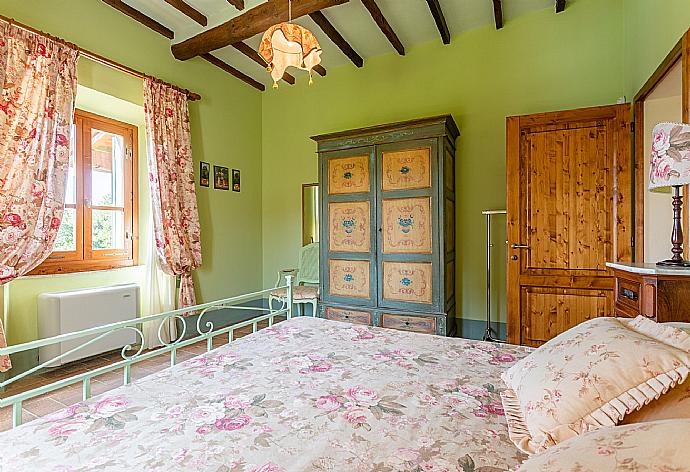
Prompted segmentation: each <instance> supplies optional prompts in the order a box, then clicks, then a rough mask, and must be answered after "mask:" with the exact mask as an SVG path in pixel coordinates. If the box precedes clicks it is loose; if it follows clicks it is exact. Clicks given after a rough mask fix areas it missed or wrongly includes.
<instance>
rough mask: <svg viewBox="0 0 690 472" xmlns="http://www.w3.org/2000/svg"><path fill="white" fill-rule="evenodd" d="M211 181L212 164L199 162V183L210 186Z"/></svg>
mask: <svg viewBox="0 0 690 472" xmlns="http://www.w3.org/2000/svg"><path fill="white" fill-rule="evenodd" d="M210 182H211V164H209V163H208V162H200V163H199V185H201V186H202V187H208V186H209V184H210Z"/></svg>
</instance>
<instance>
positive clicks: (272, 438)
mask: <svg viewBox="0 0 690 472" xmlns="http://www.w3.org/2000/svg"><path fill="white" fill-rule="evenodd" d="M528 352H529V350H528V349H527V348H523V347H518V346H501V345H495V344H490V343H484V342H480V341H469V340H464V339H456V338H443V337H437V336H426V335H419V334H413V333H405V332H400V331H394V330H389V329H381V328H371V327H367V326H358V325H353V324H350V323H341V322H336V321H328V320H323V319H319V318H306V317H305V318H296V319H293V320H291V321H287V322H283V323H278V324H276V325H275V326H273V327H271V328H267V329H264V330H261V331H259V332H258V333H256V334H253V335H250V336H247V337H245V338H242V339H240V340H237V341H235V342H233V343H232V344H230V345H227V346H224V347H221V348H219V349H216V350H214V351H212V352H210V353H208V354H205V355H202V356H199V357H196V358H193V359H191V360H189V361H186V362H183V363H181V364H179V365H177V366H175V367H172V368H170V369H166V370H164V371H162V372H159V373H157V374H154V375H152V376H149V377H146V378H144V379H142V380H139V381H136V382H134V383H133V384H131V385H129V386H126V387H122V388H119V389H116V390H114V391H111V392H108V393H106V394H104V395H100V396H98V397H94V398H93V399H92V400H90V401H87V402H83V403H78V404H76V405H73V406H71V407H69V408H66V409H65V410H63V411H60V412H58V413H56V414H54V415H52V416H49V417H44V418H40V419H37V420H35V421H33V422H31V423H27V424H25V425H23V426H21V427H19V428H17V429H15V430H12V431H8V432H5V433H2V434H0V447H1V448H2V451H3V455H2V461H1V462H0V471H2V472H19V471H22V472H26V471H32V472H47V471H51V472H54V471H60V472H92V471H94V472H95V471H98V472H113V471H135V470H142V471H147V472H183V471H194V472H317V471H318V472H349V471H353V472H354V471H357V472H369V471H380V472H398V471H400V472H413V471H414V472H418V471H446V472H450V471H452V472H465V471H467V472H470V471H473V472H479V471H483V472H499V471H507V470H511V469H513V468H514V467H516V466H517V465H519V463H520V462H521V461H522V460H524V459H525V456H524V455H522V454H521V453H520V452H519V451H518V450H517V449H516V448H515V446H514V445H512V444H511V443H510V441H509V439H508V435H507V428H506V421H505V417H504V416H503V409H502V408H501V401H500V397H499V394H500V392H501V391H502V389H503V386H502V384H501V380H500V374H501V372H503V371H505V369H506V368H507V367H509V366H511V365H513V364H514V363H515V362H516V361H517V360H519V359H521V358H522V357H524V356H525V355H526V354H527V353H528Z"/></svg>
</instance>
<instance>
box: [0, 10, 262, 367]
mask: <svg viewBox="0 0 690 472" xmlns="http://www.w3.org/2000/svg"><path fill="white" fill-rule="evenodd" d="M0 14H2V15H4V16H8V17H12V18H14V19H16V20H17V21H19V22H21V23H25V24H28V25H30V26H32V27H34V28H37V29H40V30H43V31H47V32H49V33H51V34H53V35H56V36H60V37H62V38H64V39H66V40H68V41H71V42H74V43H76V44H78V45H79V46H81V47H83V48H86V49H89V50H91V51H93V52H95V53H97V54H100V55H103V56H105V57H108V58H110V59H113V60H115V61H118V62H122V63H124V64H126V65H128V66H130V67H132V68H134V69H137V70H141V71H144V72H146V73H147V74H150V75H154V76H157V77H159V78H161V79H163V80H166V81H169V82H172V83H174V84H176V85H179V86H181V87H185V88H188V89H190V90H193V91H195V92H197V93H199V94H201V95H202V97H203V99H202V100H201V101H199V102H192V103H191V104H190V115H191V117H190V118H191V124H192V147H193V156H194V160H195V162H196V172H198V167H199V166H198V162H199V161H206V162H210V163H211V164H217V165H224V166H227V167H231V168H236V169H240V170H241V171H242V180H243V181H242V184H243V185H242V192H241V193H235V192H229V191H221V190H213V189H208V188H197V197H198V203H199V213H200V218H201V228H202V232H201V236H202V250H203V260H204V263H203V266H202V267H201V269H199V270H198V271H197V272H196V274H195V279H196V282H197V296H198V299H199V301H209V300H213V299H216V298H221V297H225V296H229V295H232V294H237V293H242V292H249V291H253V290H256V289H257V287H259V286H260V285H261V271H262V268H261V257H262V253H261V237H260V235H261V224H260V217H259V215H260V212H261V190H260V189H261V94H260V93H259V92H258V91H256V90H254V89H252V88H250V87H247V86H246V85H245V84H244V83H242V82H240V81H238V80H236V79H235V78H233V77H230V76H229V75H228V74H226V73H225V72H223V71H221V70H220V69H218V68H216V67H213V66H211V65H210V64H208V63H206V62H205V61H203V60H201V59H194V60H191V61H187V62H179V61H177V60H175V59H174V58H173V57H172V55H171V53H170V42H169V40H168V39H167V38H164V37H163V36H160V35H159V34H158V33H155V32H153V31H151V30H149V29H148V28H146V27H144V26H142V25H140V24H139V23H137V22H135V21H133V20H131V19H130V18H128V17H126V16H124V15H123V14H121V13H119V12H118V11H116V10H114V9H112V8H111V7H109V6H107V5H106V4H104V3H102V2H100V1H94V0H3V1H2V3H1V4H0ZM86 19H88V21H85V20H86ZM78 72H79V82H80V85H82V86H86V87H88V88H89V89H92V91H91V92H89V93H87V94H86V95H89V96H88V97H87V96H86V95H84V93H83V90H86V89H83V88H81V87H80V95H79V97H78V100H79V102H80V105H81V104H82V100H87V98H88V99H89V103H91V105H92V108H91V110H92V111H97V112H101V113H102V114H107V115H109V116H113V117H114V118H118V113H120V112H123V110H125V109H129V111H130V112H131V111H132V110H134V109H136V108H137V107H136V106H139V109H140V108H141V104H142V102H143V97H142V81H141V80H139V79H136V78H133V77H130V76H128V75H125V74H123V73H120V72H117V71H114V70H112V69H109V68H107V67H104V66H100V65H97V64H94V63H91V62H90V61H88V60H85V59H81V60H80V63H79V71H78ZM94 90H95V91H94ZM98 92H102V93H105V94H108V95H112V96H115V97H118V98H119V99H121V101H120V102H119V103H120V105H121V108H122V109H120V108H119V107H118V106H117V105H113V103H117V102H107V103H108V105H107V106H106V108H107V109H105V110H103V109H101V110H98V109H96V108H97V107H99V106H103V103H104V102H99V101H98V100H96V102H93V100H91V99H94V98H96V96H97V93H98ZM101 98H103V97H101ZM94 107H96V108H94ZM132 107H133V108H132ZM124 118H125V117H124V116H120V119H124ZM133 119H135V118H133ZM125 121H127V120H126V119H125ZM130 122H131V121H130ZM136 124H140V123H136ZM143 140H144V133H143V129H142V132H141V133H140V150H139V152H140V171H142V172H143V174H141V176H142V177H141V178H140V190H142V193H141V194H140V205H141V206H140V209H142V211H143V214H142V217H141V218H140V219H141V222H140V223H141V225H142V232H141V233H140V237H141V238H140V248H141V251H140V253H141V254H140V263H141V264H143V263H144V262H145V251H144V245H145V244H146V241H145V238H144V236H145V233H144V230H145V229H146V227H147V225H148V217H147V215H148V214H149V210H148V197H147V193H146V191H145V187H146V186H147V182H148V181H147V178H146V172H145V162H146V153H145V146H144V145H143V143H144V141H143ZM143 272H144V271H143V267H136V268H130V269H121V270H113V271H107V272H98V273H85V274H79V275H60V276H50V277H48V276H47V277H24V278H21V279H19V280H16V281H13V282H12V283H11V284H10V287H9V310H8V313H7V318H8V338H9V341H10V342H11V343H19V342H24V341H28V340H31V339H34V338H35V336H36V332H37V328H36V295H37V294H38V293H42V292H46V291H55V290H69V289H75V288H84V287H93V286H100V285H109V284H113V283H123V282H141V280H142V277H143ZM83 316H88V313H84V314H83ZM22 362H23V361H22V360H21V359H20V360H19V363H20V364H21V363H22ZM17 367H19V369H21V367H20V366H19V365H18V366H17ZM19 369H18V370H19Z"/></svg>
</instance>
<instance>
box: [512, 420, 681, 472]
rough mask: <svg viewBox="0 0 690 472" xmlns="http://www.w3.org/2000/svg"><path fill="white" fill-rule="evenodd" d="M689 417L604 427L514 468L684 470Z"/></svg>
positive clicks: (534, 471)
mask: <svg viewBox="0 0 690 472" xmlns="http://www.w3.org/2000/svg"><path fill="white" fill-rule="evenodd" d="M682 438H683V439H685V438H690V420H669V421H655V422H653V423H641V424H634V425H626V426H616V427H614V428H604V429H600V430H598V431H593V432H591V433H587V434H584V435H582V436H579V437H576V438H572V439H569V440H568V441H565V442H563V443H561V444H558V445H557V446H554V447H552V448H551V449H549V450H548V451H546V452H544V453H542V454H537V455H534V456H532V457H530V458H529V459H527V460H526V461H525V462H524V463H523V464H522V465H521V466H520V467H519V468H518V469H517V471H516V472H544V471H548V472H584V471H596V472H616V471H621V470H628V471H633V470H634V471H635V472H660V471H669V472H670V471H683V470H688V467H689V464H690V448H689V447H688V445H687V441H685V440H683V439H682Z"/></svg>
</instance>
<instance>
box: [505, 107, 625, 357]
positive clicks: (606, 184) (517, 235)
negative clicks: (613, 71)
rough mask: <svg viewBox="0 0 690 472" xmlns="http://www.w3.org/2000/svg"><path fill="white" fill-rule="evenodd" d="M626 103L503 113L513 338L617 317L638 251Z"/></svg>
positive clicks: (539, 337) (534, 341) (531, 340)
mask: <svg viewBox="0 0 690 472" xmlns="http://www.w3.org/2000/svg"><path fill="white" fill-rule="evenodd" d="M629 116H630V115H629V106H628V105H615V106H608V107H596V108H588V109H581V110H572V111H565V112H556V113H543V114H538V115H530V116H520V117H510V118H508V121H507V197H508V202H507V205H508V206H507V208H508V228H507V235H508V245H509V247H508V262H507V263H508V288H507V290H508V296H507V303H508V307H507V313H508V337H509V341H510V342H512V343H515V344H524V345H529V346H539V345H541V344H543V343H544V342H546V341H548V340H549V339H551V338H552V337H554V336H556V335H558V334H559V333H561V332H563V331H565V330H567V329H569V328H571V327H572V326H575V325H577V324H579V323H581V322H582V321H584V320H586V319H589V318H592V317H596V316H612V315H613V306H614V305H613V304H614V278H613V274H612V273H611V271H610V270H608V269H607V268H606V265H605V264H606V262H608V261H629V260H631V254H632V242H631V236H632V230H633V227H632V222H631V214H632V200H631V164H632V163H631V155H630V131H629V125H628V119H629Z"/></svg>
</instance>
